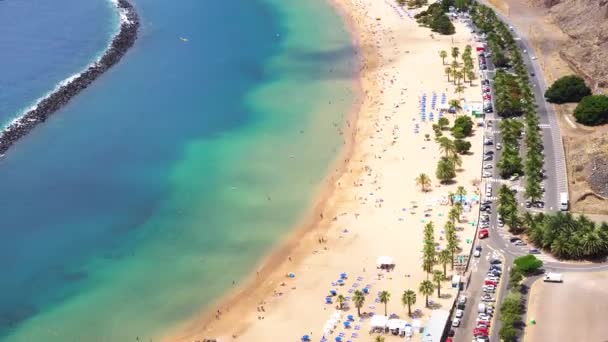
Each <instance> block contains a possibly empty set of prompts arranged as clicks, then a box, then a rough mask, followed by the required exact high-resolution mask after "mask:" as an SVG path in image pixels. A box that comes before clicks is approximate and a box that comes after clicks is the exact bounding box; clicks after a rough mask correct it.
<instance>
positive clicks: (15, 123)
mask: <svg viewBox="0 0 608 342" xmlns="http://www.w3.org/2000/svg"><path fill="white" fill-rule="evenodd" d="M108 1H109V2H110V3H111V4H112V5H113V6H114V7H115V8H116V10H117V12H118V15H119V18H120V22H119V26H118V30H117V31H116V33H115V35H114V36H113V37H112V39H111V40H110V42H109V43H108V46H107V47H106V48H105V49H104V51H103V53H102V54H101V55H100V56H99V57H97V59H96V60H95V61H94V62H92V63H90V64H89V65H87V66H86V67H85V68H84V70H83V71H81V72H79V73H76V74H73V75H71V76H69V77H67V78H66V79H64V80H62V81H61V82H59V83H58V84H57V85H56V86H55V88H53V90H51V91H49V92H48V93H47V94H46V95H43V96H41V97H39V98H38V99H37V100H36V101H34V104H33V105H31V106H29V107H28V108H26V109H25V110H23V111H22V112H21V113H20V114H19V115H18V116H17V117H15V118H14V119H13V120H11V122H9V123H8V124H7V125H5V126H4V128H3V129H2V132H1V133H0V137H1V136H2V135H4V132H5V131H7V130H10V129H11V128H14V127H19V126H21V125H22V121H23V119H24V116H25V115H26V114H27V113H29V112H31V111H33V110H35V109H36V108H38V106H39V105H40V103H41V102H42V101H44V100H45V99H46V98H48V97H50V96H51V95H52V94H54V93H55V92H57V91H58V90H59V89H61V87H64V86H67V85H69V84H70V83H72V82H73V81H74V80H75V79H77V78H78V77H80V76H81V75H82V74H83V73H84V72H85V71H87V70H89V68H91V67H94V66H97V65H99V62H101V58H102V57H103V56H104V55H105V54H106V53H107V51H108V50H109V49H110V47H111V46H112V43H113V42H114V39H115V38H116V36H117V35H118V34H119V33H120V31H121V29H122V25H132V24H133V22H132V21H131V20H129V17H128V12H127V10H125V9H124V8H121V7H119V3H118V0H108ZM30 121H31V120H30Z"/></svg>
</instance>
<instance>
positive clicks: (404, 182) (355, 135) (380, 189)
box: [164, 0, 483, 342]
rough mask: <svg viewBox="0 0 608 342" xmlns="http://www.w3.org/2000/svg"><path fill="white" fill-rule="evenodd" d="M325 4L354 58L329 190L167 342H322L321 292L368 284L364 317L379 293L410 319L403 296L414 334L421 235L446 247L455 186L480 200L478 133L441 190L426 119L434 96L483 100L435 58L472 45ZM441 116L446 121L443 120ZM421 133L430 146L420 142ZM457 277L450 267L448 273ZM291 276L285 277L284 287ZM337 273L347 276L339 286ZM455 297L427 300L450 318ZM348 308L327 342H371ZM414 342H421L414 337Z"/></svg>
mask: <svg viewBox="0 0 608 342" xmlns="http://www.w3.org/2000/svg"><path fill="white" fill-rule="evenodd" d="M334 5H335V7H336V8H337V10H338V11H339V12H340V13H341V14H342V15H343V16H344V19H345V23H347V24H348V26H349V27H350V29H351V31H352V33H353V36H354V38H355V40H356V41H357V44H358V45H359V51H360V53H361V72H360V91H361V96H360V103H359V105H358V106H356V112H355V113H353V114H352V116H351V119H350V120H348V122H347V126H348V127H347V130H346V132H349V133H346V135H347V136H348V139H350V141H349V143H348V144H347V148H346V149H345V151H344V153H343V154H342V155H341V157H340V160H338V161H337V162H336V165H337V166H336V167H334V168H333V169H332V171H333V170H334V169H338V170H340V174H339V175H338V176H337V177H334V178H333V179H331V182H332V184H331V185H330V186H329V188H328V189H326V191H324V192H323V193H322V195H321V198H319V199H318V201H317V202H316V205H315V206H313V208H314V209H315V210H314V212H313V213H312V214H311V217H310V220H309V222H306V224H303V225H302V227H300V228H299V229H296V230H295V231H294V233H293V234H292V236H290V237H289V238H288V239H287V240H286V241H284V242H283V243H282V244H281V245H280V246H279V247H278V248H277V250H275V251H274V252H273V253H271V254H270V255H269V256H268V258H266V259H265V260H263V261H262V262H261V264H260V266H259V268H258V270H257V271H254V272H253V274H252V275H251V277H250V279H249V280H248V281H246V282H245V283H244V284H243V285H242V286H240V287H239V289H238V290H237V291H235V292H233V293H231V294H229V295H228V296H227V297H226V298H224V299H222V300H221V301H220V302H219V303H218V304H217V305H215V306H213V307H212V309H210V310H209V311H206V312H204V313H202V314H201V315H199V316H197V317H194V318H193V319H192V320H191V321H190V322H187V323H186V324H184V326H182V327H179V329H177V330H176V331H173V332H171V333H170V334H169V335H168V336H167V337H166V338H165V339H164V340H166V341H203V340H204V339H211V338H214V339H215V338H217V339H218V340H220V341H247V342H252V341H256V342H257V341H298V340H299V339H300V337H301V336H302V335H304V334H308V335H311V337H312V340H313V341H319V340H320V338H321V335H322V334H323V332H322V330H323V327H324V325H325V324H326V322H327V321H328V320H329V319H330V318H331V316H332V315H333V314H334V312H335V311H336V304H335V302H334V303H332V304H326V303H325V297H326V296H327V295H328V294H329V291H330V290H331V289H335V290H336V291H337V293H338V294H342V295H344V296H346V297H351V296H352V290H354V289H361V288H363V287H366V286H367V287H368V288H369V292H370V293H369V295H367V296H366V302H365V304H364V306H363V308H362V309H361V311H362V312H375V313H377V314H384V305H383V304H381V303H378V302H376V296H377V292H378V291H384V290H386V291H388V292H389V293H390V294H391V299H390V301H389V302H388V304H387V311H388V314H391V313H394V314H396V315H398V316H399V317H401V318H402V319H404V320H406V321H410V320H411V318H410V317H408V316H407V308H405V307H404V306H403V305H402V304H401V295H402V293H403V291H404V290H406V289H412V290H414V291H415V292H416V293H417V297H418V298H417V302H416V304H415V305H414V306H413V308H412V309H413V310H419V313H420V315H419V317H418V318H419V319H420V321H421V322H422V324H424V322H426V320H428V318H429V316H430V314H431V309H427V308H425V300H424V296H423V295H422V294H420V293H418V287H419V284H420V282H421V281H422V280H424V279H426V273H425V272H424V271H423V270H422V267H421V257H422V252H421V251H422V243H423V241H422V240H423V226H424V225H425V224H426V223H427V222H429V221H432V222H433V223H434V225H435V238H436V241H437V243H438V244H439V245H440V246H443V245H444V244H445V240H444V239H443V225H444V224H445V222H446V220H447V212H448V210H449V208H450V207H449V204H448V203H446V202H445V200H444V199H445V198H446V196H447V195H448V192H450V191H451V192H454V191H455V190H456V188H457V187H458V186H464V187H465V189H466V190H467V192H468V194H470V195H472V194H475V193H478V188H477V186H476V185H475V184H477V181H479V178H480V169H481V168H480V164H481V151H482V135H483V130H482V129H480V128H478V129H476V132H475V134H474V136H473V137H471V138H468V140H469V141H470V142H471V143H472V149H471V152H472V153H470V154H469V155H464V156H462V161H463V164H462V169H461V170H460V171H459V172H458V176H457V182H456V183H454V184H450V185H440V183H439V181H438V180H437V179H436V178H435V169H436V165H437V161H438V160H439V158H440V157H441V155H442V154H441V152H440V150H439V146H438V144H437V143H436V142H434V141H433V136H434V134H433V130H432V127H431V126H432V124H433V122H430V121H429V119H430V117H429V116H430V112H434V122H436V121H437V119H438V111H437V109H433V108H432V101H433V100H432V99H433V92H435V94H436V96H437V104H439V103H440V102H441V98H442V94H445V97H446V99H448V100H449V99H455V98H458V97H461V98H463V99H466V101H463V104H464V103H466V102H468V103H470V102H471V101H481V92H480V88H479V81H474V82H473V85H472V86H469V84H468V82H467V83H466V88H465V91H464V94H462V95H460V96H458V95H456V94H455V93H454V85H453V83H452V82H448V80H447V77H446V76H445V73H444V68H445V66H444V65H442V60H441V58H440V57H439V51H440V50H446V51H448V54H449V51H450V49H451V47H453V46H457V47H459V48H460V50H461V51H462V50H464V48H465V46H466V45H467V44H470V45H473V44H474V41H473V40H472V35H471V33H470V31H469V30H468V29H467V28H466V27H465V26H464V24H461V23H458V22H457V23H455V25H456V34H454V35H452V36H441V35H439V34H433V33H432V32H431V31H430V29H428V28H424V27H419V26H418V24H417V23H416V22H415V20H414V19H413V18H410V17H409V16H408V15H407V14H405V12H399V11H398V10H396V9H395V7H394V2H393V1H392V0H386V1H384V0H335V2H334ZM399 13H401V14H402V15H400V14H399ZM403 14H404V15H403ZM448 61H451V57H448V58H447V59H446V62H448ZM423 94H425V95H426V99H427V100H426V106H427V110H426V115H427V117H426V120H425V121H422V118H421V115H420V112H421V109H420V105H419V101H420V97H421V96H422V95H423ZM445 116H446V117H448V119H450V122H453V120H454V116H453V115H452V114H446V115H445ZM425 134H429V135H430V137H431V138H430V139H428V140H427V139H426V138H425ZM446 134H448V136H449V133H446ZM420 173H426V174H427V175H429V176H430V177H431V179H432V186H431V191H428V192H422V191H421V189H420V187H419V186H417V185H416V182H415V178H416V177H417V176H418V175H419V174H420ZM477 212H478V210H477V206H476V205H475V206H473V208H472V210H471V211H470V212H468V213H464V214H463V215H462V218H461V221H460V222H459V223H457V227H458V228H459V229H458V235H459V238H460V245H461V247H462V248H463V254H468V252H469V251H470V248H471V244H470V241H467V240H470V239H472V238H473V234H474V230H475V227H474V226H473V225H471V224H470V222H471V221H474V220H476V219H477ZM380 256H390V257H391V258H393V260H394V263H395V268H394V270H393V271H391V272H386V271H381V270H378V269H377V268H376V260H377V258H378V257H380ZM227 267H229V265H227ZM436 269H438V270H439V269H442V267H441V266H440V265H438V266H436ZM454 272H455V271H454ZM454 272H452V271H450V267H449V266H448V274H453V273H454ZM289 273H293V275H294V277H293V278H291V277H288V276H287V274H289ZM341 273H346V274H347V278H346V279H345V280H344V283H343V285H338V284H336V281H337V280H338V279H339V278H340V274H341ZM332 283H334V285H332ZM355 284H356V285H355ZM455 293H456V292H455V290H453V289H451V288H450V282H449V281H446V282H444V283H443V284H442V298H437V293H436V292H435V293H434V294H433V295H431V296H430V299H431V300H432V301H433V302H434V303H435V307H436V308H443V309H446V310H449V309H450V308H451V306H452V303H453V301H454V299H455ZM346 304H347V306H348V309H345V310H342V316H343V317H344V316H345V315H349V314H351V315H354V316H355V321H354V322H353V328H350V329H344V328H343V326H342V325H341V324H338V325H337V327H336V329H335V330H334V332H333V333H332V334H329V335H328V336H327V338H328V340H329V341H333V340H334V338H335V336H337V335H338V334H339V333H343V334H344V336H345V337H346V338H344V341H346V340H351V339H352V340H353V341H372V340H373V337H374V335H370V334H368V332H369V319H363V320H361V321H359V318H358V317H356V316H357V310H356V308H354V306H353V305H352V302H347V303H346ZM355 326H359V329H355ZM353 333H354V334H356V336H357V337H352V336H353V335H352V334H353ZM393 340H394V341H397V340H398V338H397V337H393V336H389V335H387V341H393ZM413 340H420V334H415V335H414V336H413Z"/></svg>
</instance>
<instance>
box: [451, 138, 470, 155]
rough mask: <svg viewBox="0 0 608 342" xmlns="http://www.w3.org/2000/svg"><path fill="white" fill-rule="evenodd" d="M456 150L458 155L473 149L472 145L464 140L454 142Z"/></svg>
mask: <svg viewBox="0 0 608 342" xmlns="http://www.w3.org/2000/svg"><path fill="white" fill-rule="evenodd" d="M454 148H455V149H456V152H457V153H460V154H465V153H467V152H469V150H470V149H471V143H470V142H468V141H465V140H462V139H456V140H454Z"/></svg>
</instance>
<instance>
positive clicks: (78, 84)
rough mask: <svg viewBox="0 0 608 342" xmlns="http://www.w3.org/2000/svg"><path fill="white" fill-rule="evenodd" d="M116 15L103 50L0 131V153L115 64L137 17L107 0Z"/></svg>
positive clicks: (116, 0) (131, 38)
mask: <svg viewBox="0 0 608 342" xmlns="http://www.w3.org/2000/svg"><path fill="white" fill-rule="evenodd" d="M110 2H111V3H112V4H113V5H114V6H115V7H116V10H117V11H118V14H119V17H120V28H119V30H118V32H117V33H116V35H114V37H113V38H112V41H111V42H110V44H109V46H108V48H107V49H106V51H105V52H104V53H103V55H101V57H99V58H98V59H97V60H96V61H95V62H93V63H91V64H89V66H88V67H87V68H86V69H85V70H84V71H83V72H81V73H79V74H75V75H72V76H70V77H68V78H66V79H65V80H63V81H61V82H60V83H59V84H58V85H57V87H56V88H55V89H54V90H53V91H51V92H50V93H49V94H48V95H47V96H45V97H43V98H41V99H40V100H38V101H37V102H36V104H34V105H33V106H32V107H30V108H29V109H27V110H26V111H25V112H24V113H23V114H22V115H20V116H18V117H17V118H15V119H14V120H13V121H11V122H10V123H9V124H8V125H7V126H6V127H5V128H4V129H3V130H2V132H1V133H0V154H4V153H5V152H6V151H7V150H8V149H9V148H10V147H11V146H12V145H13V144H14V143H16V142H17V141H18V140H19V139H20V138H22V137H24V136H25V135H27V134H28V133H29V132H30V131H31V130H32V129H33V128H34V127H35V126H36V125H38V124H39V123H42V122H44V121H46V119H48V118H49V116H51V114H53V113H55V112H56V111H57V110H59V109H60V108H61V107H63V106H64V105H66V104H67V103H68V102H69V101H70V99H72V98H73V97H74V96H76V95H78V94H79V93H80V92H81V91H82V90H84V89H86V88H87V87H88V86H89V85H90V84H91V83H93V81H95V80H96V79H97V78H98V77H99V76H101V75H102V74H103V73H104V72H106V71H107V70H109V69H110V68H111V67H112V66H114V65H115V64H116V63H118V62H119V61H120V60H121V59H122V57H123V56H124V55H125V54H126V53H127V51H128V50H129V49H130V48H131V47H132V46H133V44H134V43H135V41H136V40H137V32H138V30H139V25H140V23H139V17H138V15H137V12H136V11H135V8H134V7H133V5H131V3H129V1H127V0H110Z"/></svg>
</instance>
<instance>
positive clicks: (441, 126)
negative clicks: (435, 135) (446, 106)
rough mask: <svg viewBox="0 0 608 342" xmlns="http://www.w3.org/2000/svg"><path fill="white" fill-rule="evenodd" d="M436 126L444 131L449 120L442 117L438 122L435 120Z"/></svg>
mask: <svg viewBox="0 0 608 342" xmlns="http://www.w3.org/2000/svg"><path fill="white" fill-rule="evenodd" d="M437 124H438V125H439V127H440V128H441V129H442V130H443V129H446V128H447V127H448V126H449V125H450V120H449V119H448V118H446V117H445V116H442V117H440V118H439V120H437Z"/></svg>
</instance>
